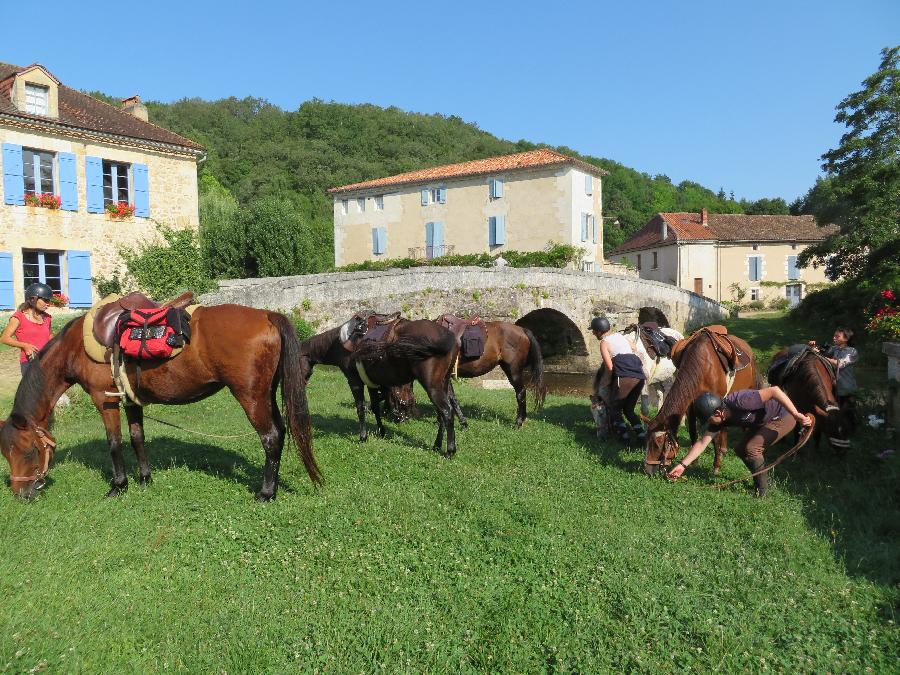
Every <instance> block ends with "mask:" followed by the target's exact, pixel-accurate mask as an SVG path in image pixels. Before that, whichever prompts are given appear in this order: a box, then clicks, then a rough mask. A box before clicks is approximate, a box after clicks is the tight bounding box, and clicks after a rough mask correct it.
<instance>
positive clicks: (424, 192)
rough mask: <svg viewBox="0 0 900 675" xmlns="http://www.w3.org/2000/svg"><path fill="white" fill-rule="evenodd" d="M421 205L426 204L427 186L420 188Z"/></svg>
mask: <svg viewBox="0 0 900 675" xmlns="http://www.w3.org/2000/svg"><path fill="white" fill-rule="evenodd" d="M422 206H428V188H422Z"/></svg>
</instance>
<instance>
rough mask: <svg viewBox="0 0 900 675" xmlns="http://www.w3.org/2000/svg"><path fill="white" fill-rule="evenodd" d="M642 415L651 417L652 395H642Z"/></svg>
mask: <svg viewBox="0 0 900 675" xmlns="http://www.w3.org/2000/svg"><path fill="white" fill-rule="evenodd" d="M660 407H662V406H660ZM641 415H643V416H644V417H650V394H649V393H641Z"/></svg>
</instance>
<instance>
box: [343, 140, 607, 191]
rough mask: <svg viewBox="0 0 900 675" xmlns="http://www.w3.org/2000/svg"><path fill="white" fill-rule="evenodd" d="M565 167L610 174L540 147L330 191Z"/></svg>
mask: <svg viewBox="0 0 900 675" xmlns="http://www.w3.org/2000/svg"><path fill="white" fill-rule="evenodd" d="M565 164H572V165H574V166H577V167H578V168H579V169H581V170H582V171H585V172H587V173H590V174H593V175H595V176H605V175H606V173H607V172H606V171H604V170H603V169H600V168H598V167H596V166H594V165H593V164H588V163H587V162H582V161H581V160H578V159H575V158H574V157H569V156H568V155H563V154H560V153H558V152H555V151H553V150H548V149H546V148H540V149H538V150H530V151H528V152H519V153H516V154H514V155H502V156H500V157H488V158H486V159H476V160H474V161H471V162H461V163H459V164H447V165H445V166H436V167H432V168H430V169H420V170H419V171H409V172H407V173H401V174H397V175H396V176H386V177H385V178H376V179H374V180H367V181H363V182H362V183H352V184H351V185H342V186H340V187H334V188H331V189H330V190H329V192H331V193H336V192H349V191H350V190H365V189H368V188H379V187H388V186H394V185H406V184H409V183H426V182H430V181H435V180H444V179H448V178H462V177H464V176H478V175H482V174H490V173H499V172H501V171H516V170H519V169H531V168H535V167H543V166H556V165H559V166H562V165H565Z"/></svg>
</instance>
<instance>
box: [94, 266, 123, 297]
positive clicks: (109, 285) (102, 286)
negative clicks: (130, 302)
mask: <svg viewBox="0 0 900 675" xmlns="http://www.w3.org/2000/svg"><path fill="white" fill-rule="evenodd" d="M94 286H96V287H97V293H98V294H99V296H100V297H101V298H105V297H106V296H107V295H109V294H111V293H115V294H116V295H122V291H123V285H122V280H121V279H120V278H119V273H118V272H113V275H112V276H111V277H109V278H106V277H101V276H99V275H98V276H95V277H94Z"/></svg>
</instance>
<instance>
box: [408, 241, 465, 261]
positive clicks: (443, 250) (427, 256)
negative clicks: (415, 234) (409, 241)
mask: <svg viewBox="0 0 900 675" xmlns="http://www.w3.org/2000/svg"><path fill="white" fill-rule="evenodd" d="M455 249H456V246H454V245H453V244H445V245H442V246H413V247H411V248H410V249H409V257H410V258H412V259H413V260H431V259H432V258H440V257H441V256H442V255H453V251H454V250H455Z"/></svg>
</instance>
